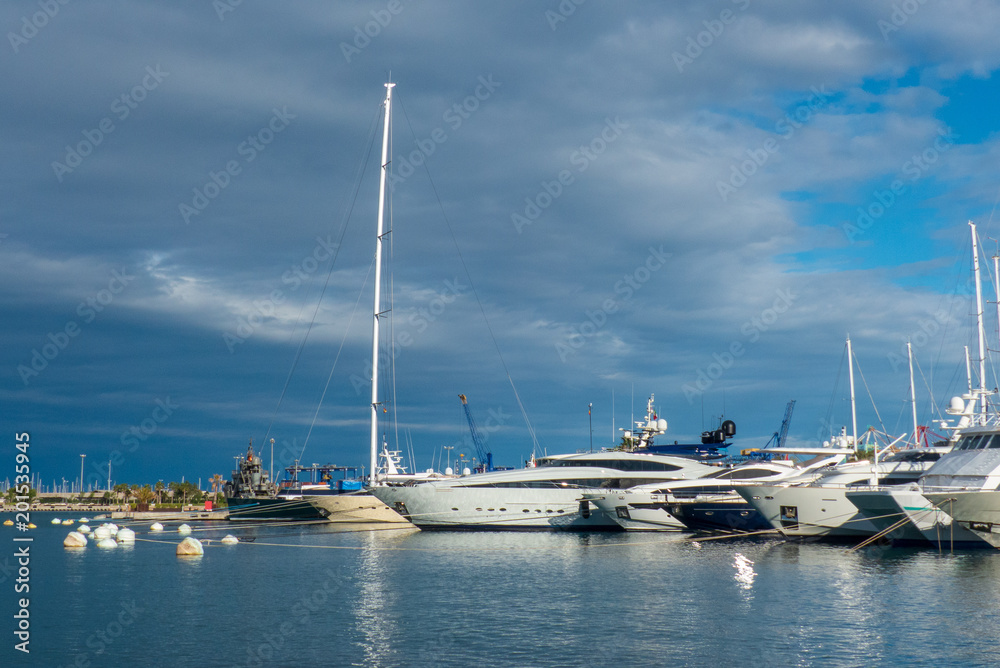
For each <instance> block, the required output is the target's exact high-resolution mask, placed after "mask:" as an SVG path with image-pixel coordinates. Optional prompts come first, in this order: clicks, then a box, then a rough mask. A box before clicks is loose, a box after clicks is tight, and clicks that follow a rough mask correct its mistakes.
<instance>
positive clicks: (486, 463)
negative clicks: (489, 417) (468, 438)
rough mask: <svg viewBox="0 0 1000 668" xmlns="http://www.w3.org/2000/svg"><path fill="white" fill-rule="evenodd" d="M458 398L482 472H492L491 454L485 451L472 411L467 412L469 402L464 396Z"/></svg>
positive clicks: (484, 444)
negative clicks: (460, 401)
mask: <svg viewBox="0 0 1000 668" xmlns="http://www.w3.org/2000/svg"><path fill="white" fill-rule="evenodd" d="M458 398H459V399H461V400H462V408H463V409H464V410H465V419H466V420H468V421H469V431H470V432H471V433H472V442H473V443H474V444H475V446H476V451H477V452H478V453H479V461H480V462H481V465H482V468H483V472H485V473H489V472H490V471H493V470H494V469H493V453H492V452H490V451H488V450H487V449H486V443H485V442H484V441H483V437H482V436H480V434H479V428H478V427H476V421H475V420H474V419H473V418H472V411H471V410H469V402H468V400H467V399H466V398H465V395H464V394H460V395H458Z"/></svg>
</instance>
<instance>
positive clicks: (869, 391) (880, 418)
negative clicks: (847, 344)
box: [852, 353, 889, 434]
mask: <svg viewBox="0 0 1000 668" xmlns="http://www.w3.org/2000/svg"><path fill="white" fill-rule="evenodd" d="M852 356H853V357H854V361H855V363H856V364H857V367H858V375H859V376H861V382H862V383H863V384H864V386H865V392H867V393H868V399H869V400H870V401H871V402H872V408H873V409H874V410H875V417H876V418H878V423H879V426H881V427H882V432H883V433H886V434H888V433H889V432H888V430H886V428H885V424H883V422H882V416H881V415H879V412H878V406H876V405H875V397H873V396H872V391H871V389H869V387H868V381H867V380H865V374H864V372H862V371H861V364H859V363H857V362H858V356H857V355H854V354H853V353H852Z"/></svg>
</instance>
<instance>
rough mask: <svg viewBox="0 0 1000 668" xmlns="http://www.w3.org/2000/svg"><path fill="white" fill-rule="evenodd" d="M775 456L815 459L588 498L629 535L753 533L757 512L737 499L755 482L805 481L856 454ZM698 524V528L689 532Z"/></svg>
mask: <svg viewBox="0 0 1000 668" xmlns="http://www.w3.org/2000/svg"><path fill="white" fill-rule="evenodd" d="M761 452H763V453H767V454H770V455H772V456H775V455H786V456H787V455H791V454H795V455H803V454H813V455H815V456H814V457H812V458H811V459H809V460H807V461H805V462H802V463H797V462H795V461H794V460H792V459H771V460H770V461H765V460H762V459H761V460H755V461H750V462H746V463H744V464H740V465H738V466H734V467H727V468H722V469H716V470H715V471H712V472H711V473H709V474H708V475H705V476H703V477H701V478H698V479H696V480H680V481H671V482H666V483H662V482H659V483H652V484H647V485H639V486H637V487H632V488H630V489H625V490H620V491H611V492H599V493H591V494H587V495H584V496H583V497H582V500H584V501H588V502H589V503H591V504H593V505H594V506H595V507H596V508H597V509H598V510H600V511H601V512H603V513H604V514H605V515H607V517H609V518H610V519H612V520H614V521H615V522H617V523H618V525H619V526H621V527H622V528H623V529H625V530H626V531H664V530H680V529H685V528H691V529H698V528H709V527H711V528H714V529H722V530H743V531H748V530H753V527H755V526H756V523H755V517H756V516H757V512H756V511H755V510H754V509H753V508H752V507H751V506H749V505H748V504H747V503H746V502H745V501H744V500H743V499H742V497H740V496H739V495H738V494H737V493H736V488H737V487H739V486H741V485H746V484H749V483H752V482H774V481H779V480H789V479H793V478H794V479H795V480H801V479H802V477H803V476H809V475H811V476H812V477H813V478H815V477H817V476H819V475H820V473H819V471H821V470H823V469H825V468H827V467H830V466H833V465H835V464H837V463H839V462H842V461H843V460H844V458H845V457H846V456H847V455H848V454H851V453H852V452H853V450H849V449H835V448H768V449H766V450H764V451H761ZM695 522H697V523H698V524H697V526H688V524H689V523H692V524H693V523H695Z"/></svg>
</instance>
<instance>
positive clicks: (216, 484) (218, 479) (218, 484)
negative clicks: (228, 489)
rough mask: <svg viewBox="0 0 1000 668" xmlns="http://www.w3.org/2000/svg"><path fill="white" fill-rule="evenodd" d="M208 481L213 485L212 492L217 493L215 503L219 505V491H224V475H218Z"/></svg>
mask: <svg viewBox="0 0 1000 668" xmlns="http://www.w3.org/2000/svg"><path fill="white" fill-rule="evenodd" d="M208 481H209V482H210V483H212V492H214V493H215V503H216V504H218V503H219V490H220V489H222V483H223V479H222V474H221V473H216V474H215V475H213V476H212V477H211V478H209V479H208Z"/></svg>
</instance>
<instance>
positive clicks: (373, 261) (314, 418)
mask: <svg viewBox="0 0 1000 668" xmlns="http://www.w3.org/2000/svg"><path fill="white" fill-rule="evenodd" d="M374 264H375V258H374V257H373V258H372V261H371V264H369V265H368V272H367V273H366V274H365V282H364V285H362V286H361V290H360V291H358V298H357V299H356V300H355V301H354V308H353V309H351V317H350V318H349V319H348V320H347V327H346V328H345V329H344V338H342V339H341V340H340V347H339V348H338V349H337V356H336V357H335V358H334V359H333V365H332V366H331V367H330V375H329V376H327V377H326V385H325V386H323V394H322V395H320V398H319V403H318V404H317V405H316V412H315V413H314V414H313V419H312V422H311V423H309V431H308V432H307V433H306V440H305V442H304V443H302V451H301V452H299V459H300V460H301V459H302V455H304V454H305V452H306V446H307V445H309V437H310V436H311V435H312V431H313V427H314V426H315V425H316V418H318V417H319V409H320V408H321V407H322V406H323V400H324V399H325V398H326V391H327V390H328V389H329V388H330V380H331V379H332V378H333V372H334V370H335V369H336V368H337V362H338V361H340V353H341V352H343V350H344V344H345V343H346V342H347V336H348V334H349V333H350V331H351V323H353V322H354V316H355V314H357V312H358V304H360V303H361V297H362V296H363V295H364V294H365V287H366V286H367V285H368V277H369V276H371V273H372V266H373V265H374Z"/></svg>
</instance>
